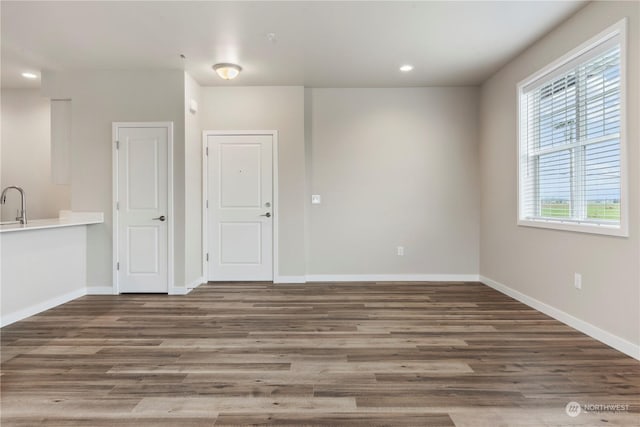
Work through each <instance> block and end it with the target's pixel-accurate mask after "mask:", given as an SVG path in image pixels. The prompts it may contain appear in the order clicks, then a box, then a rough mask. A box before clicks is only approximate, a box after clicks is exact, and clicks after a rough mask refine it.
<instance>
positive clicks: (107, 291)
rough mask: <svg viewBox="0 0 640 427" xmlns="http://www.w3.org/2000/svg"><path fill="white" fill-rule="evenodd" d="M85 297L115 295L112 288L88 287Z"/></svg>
mask: <svg viewBox="0 0 640 427" xmlns="http://www.w3.org/2000/svg"><path fill="white" fill-rule="evenodd" d="M87 295H116V293H115V292H113V287H112V286H88V287H87Z"/></svg>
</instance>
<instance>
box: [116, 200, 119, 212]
mask: <svg viewBox="0 0 640 427" xmlns="http://www.w3.org/2000/svg"><path fill="white" fill-rule="evenodd" d="M116 210H117V211H119V210H120V202H116Z"/></svg>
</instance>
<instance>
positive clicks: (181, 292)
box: [168, 286, 192, 295]
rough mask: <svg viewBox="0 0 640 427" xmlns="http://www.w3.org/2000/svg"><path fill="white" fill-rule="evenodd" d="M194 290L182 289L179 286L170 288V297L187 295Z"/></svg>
mask: <svg viewBox="0 0 640 427" xmlns="http://www.w3.org/2000/svg"><path fill="white" fill-rule="evenodd" d="M191 290H192V288H180V287H177V286H172V287H170V288H169V292H168V293H169V295H187V294H188V293H189V292H191Z"/></svg>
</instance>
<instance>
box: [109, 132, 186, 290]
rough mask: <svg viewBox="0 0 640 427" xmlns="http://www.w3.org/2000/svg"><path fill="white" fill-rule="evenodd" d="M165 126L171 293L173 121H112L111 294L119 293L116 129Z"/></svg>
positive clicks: (168, 269)
mask: <svg viewBox="0 0 640 427" xmlns="http://www.w3.org/2000/svg"><path fill="white" fill-rule="evenodd" d="M131 127H136V128H166V129H167V216H168V218H167V282H168V283H167V293H168V294H169V295H171V294H172V289H174V282H175V280H174V279H175V278H174V277H173V269H174V259H173V233H174V218H173V216H174V210H173V122H113V124H112V128H111V176H112V183H111V185H112V193H113V196H112V197H113V198H112V203H111V205H112V219H113V230H112V232H113V237H112V247H113V255H112V256H113V258H112V286H113V294H114V295H119V294H120V284H119V283H118V267H117V266H118V259H119V253H118V250H119V243H120V242H119V240H118V227H119V222H118V206H117V203H118V199H119V195H118V184H119V181H118V149H119V147H118V145H119V144H118V140H117V137H118V131H119V130H120V129H121V128H131Z"/></svg>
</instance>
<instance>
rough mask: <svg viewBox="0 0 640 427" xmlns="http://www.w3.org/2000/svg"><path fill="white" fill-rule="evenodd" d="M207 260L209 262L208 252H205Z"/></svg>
mask: <svg viewBox="0 0 640 427" xmlns="http://www.w3.org/2000/svg"><path fill="white" fill-rule="evenodd" d="M207 262H209V254H208V253H207Z"/></svg>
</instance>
